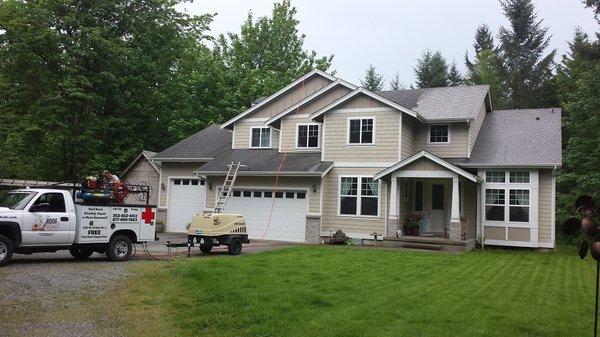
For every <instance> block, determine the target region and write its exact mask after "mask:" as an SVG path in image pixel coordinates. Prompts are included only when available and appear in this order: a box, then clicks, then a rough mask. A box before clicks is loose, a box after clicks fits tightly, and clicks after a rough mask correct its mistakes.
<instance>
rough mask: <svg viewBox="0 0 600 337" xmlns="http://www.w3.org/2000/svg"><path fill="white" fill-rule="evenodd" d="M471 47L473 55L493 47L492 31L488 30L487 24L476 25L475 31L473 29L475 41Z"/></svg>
mask: <svg viewBox="0 0 600 337" xmlns="http://www.w3.org/2000/svg"><path fill="white" fill-rule="evenodd" d="M473 48H474V49H475V55H477V54H479V53H481V52H482V51H483V50H493V49H494V38H493V37H492V32H491V31H490V27H488V25H486V24H482V25H480V26H479V27H477V31H475V43H473Z"/></svg>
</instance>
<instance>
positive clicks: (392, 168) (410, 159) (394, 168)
mask: <svg viewBox="0 0 600 337" xmlns="http://www.w3.org/2000/svg"><path fill="white" fill-rule="evenodd" d="M421 158H427V159H429V160H431V161H433V162H435V163H437V164H439V165H442V166H443V167H445V168H446V169H448V170H449V171H452V172H454V173H456V174H458V175H461V176H463V177H465V178H467V179H469V180H471V181H473V182H480V181H481V178H479V177H478V176H476V175H473V174H471V173H469V172H466V171H464V170H463V169H461V168H459V167H458V166H457V165H453V164H451V163H448V162H447V161H445V160H443V159H441V158H439V157H437V156H435V155H433V154H431V153H429V152H427V151H421V152H417V153H415V154H414V155H412V156H410V157H408V158H406V159H404V160H401V161H399V162H398V163H396V164H394V165H392V166H390V167H388V168H387V169H385V170H382V171H380V172H378V173H376V174H375V175H374V176H373V179H375V180H377V179H382V178H384V177H386V176H388V175H390V174H392V173H394V172H395V171H397V170H400V169H402V168H403V167H405V166H406V165H409V164H411V163H413V162H415V161H417V160H419V159H421Z"/></svg>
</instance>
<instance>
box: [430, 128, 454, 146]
mask: <svg viewBox="0 0 600 337" xmlns="http://www.w3.org/2000/svg"><path fill="white" fill-rule="evenodd" d="M429 142H430V143H450V127H449V125H448V124H440V125H430V126H429Z"/></svg>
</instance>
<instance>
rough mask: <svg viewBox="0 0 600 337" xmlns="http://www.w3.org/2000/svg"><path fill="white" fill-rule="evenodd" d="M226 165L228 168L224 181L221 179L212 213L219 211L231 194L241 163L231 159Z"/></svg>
mask: <svg viewBox="0 0 600 337" xmlns="http://www.w3.org/2000/svg"><path fill="white" fill-rule="evenodd" d="M227 166H229V170H227V175H226V176H225V181H223V187H222V188H221V191H219V199H218V200H217V203H216V204H215V209H214V211H213V213H221V212H222V211H223V209H224V208H225V204H227V199H228V198H229V196H230V195H231V190H232V189H233V184H235V179H236V178H237V173H238V170H239V169H240V166H242V165H241V163H240V162H239V161H238V162H237V163H236V162H233V161H232V162H231V164H229V165H227Z"/></svg>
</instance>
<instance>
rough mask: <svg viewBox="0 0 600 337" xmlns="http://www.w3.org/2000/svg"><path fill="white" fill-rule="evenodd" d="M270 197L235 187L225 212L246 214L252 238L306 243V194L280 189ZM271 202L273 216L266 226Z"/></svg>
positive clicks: (269, 195)
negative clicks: (275, 196) (275, 195)
mask: <svg viewBox="0 0 600 337" xmlns="http://www.w3.org/2000/svg"><path fill="white" fill-rule="evenodd" d="M244 195H246V196H244ZM272 196H273V194H272V193H269V192H267V193H266V194H265V193H264V192H261V191H256V190H244V191H241V190H235V191H234V193H233V195H232V196H231V197H230V199H229V200H228V201H227V206H226V207H225V212H227V213H240V214H243V215H244V216H245V217H246V228H247V230H248V236H249V237H250V238H251V239H266V240H279V241H292V242H305V233H306V193H305V192H299V191H282V192H280V193H277V196H278V197H277V198H273V197H272ZM273 201H274V206H273V215H272V218H271V223H270V225H268V224H269V215H270V214H271V206H272V205H273ZM267 225H268V228H267Z"/></svg>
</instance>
